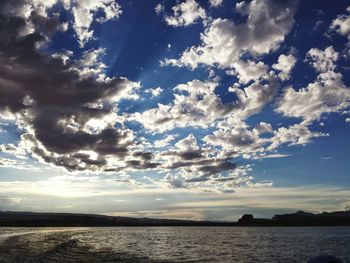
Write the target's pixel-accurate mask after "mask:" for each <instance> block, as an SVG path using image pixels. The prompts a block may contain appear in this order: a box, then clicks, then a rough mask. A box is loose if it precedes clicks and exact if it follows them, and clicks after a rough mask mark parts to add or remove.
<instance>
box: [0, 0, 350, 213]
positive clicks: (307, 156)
mask: <svg viewBox="0 0 350 263" xmlns="http://www.w3.org/2000/svg"><path fill="white" fill-rule="evenodd" d="M0 61H1V63H0V211H36V212H78V213H99V214H108V215H120V216H135V217H155V218H178V219H194V220H203V219H209V220H236V219H237V218H239V217H240V216H241V215H242V214H244V213H253V214H254V215H255V216H264V217H270V216H272V215H274V214H278V213H286V212H293V211H297V210H306V211H311V212H321V211H338V210H349V209H350V166H349V161H350V155H349V149H350V140H349V135H350V63H349V62H350V3H349V2H348V1H345V0H339V1H327V0H321V1H306V0H299V1H296V0H289V1H288V0H251V1H249V0H244V1H234V0H208V1H200V0H182V1H180V0H178V1H173V0H163V1H154V0H147V1H146V0H139V1H136V0H134V1H130V0H3V1H1V2H0Z"/></svg>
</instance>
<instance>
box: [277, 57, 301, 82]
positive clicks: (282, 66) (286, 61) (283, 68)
mask: <svg viewBox="0 0 350 263" xmlns="http://www.w3.org/2000/svg"><path fill="white" fill-rule="evenodd" d="M296 62H297V59H296V58H295V57H294V56H293V55H284V54H282V55H280V56H279V57H278V63H276V64H273V65H272V68H273V69H276V70H278V71H280V73H279V74H278V76H279V77H280V79H281V80H287V79H289V78H290V73H291V71H292V69H293V68H294V65H295V63H296Z"/></svg>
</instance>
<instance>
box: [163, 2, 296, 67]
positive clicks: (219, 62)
mask: <svg viewBox="0 0 350 263" xmlns="http://www.w3.org/2000/svg"><path fill="white" fill-rule="evenodd" d="M297 2H298V1H274V0H262V1H256V0H254V1H252V2H250V4H249V8H248V9H249V16H248V18H247V21H246V23H242V24H235V23H234V22H233V21H231V20H228V19H221V18H217V19H214V20H213V21H212V22H211V23H209V24H208V26H207V27H206V29H205V31H204V33H202V34H201V42H202V43H201V45H199V46H192V47H190V48H187V49H186V50H185V51H184V52H183V53H182V54H181V56H180V58H179V59H166V60H165V61H163V64H165V65H173V66H187V67H190V68H192V69H194V68H197V67H198V66H199V65H200V64H203V65H210V66H215V65H216V66H219V67H221V68H234V67H235V65H234V64H235V63H236V62H237V61H239V60H240V58H241V56H242V55H243V54H245V53H250V54H252V55H253V56H260V55H263V54H266V53H269V52H270V51H273V50H276V49H277V48H278V47H279V44H280V43H281V42H282V41H283V40H284V38H285V36H286V34H288V33H289V31H290V30H291V28H292V25H293V23H294V19H293V16H294V14H295V11H296V5H297Z"/></svg>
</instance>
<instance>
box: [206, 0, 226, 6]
mask: <svg viewBox="0 0 350 263" xmlns="http://www.w3.org/2000/svg"><path fill="white" fill-rule="evenodd" d="M223 2H224V0H210V1H209V3H210V5H211V6H212V7H219V6H221V5H222V3H223Z"/></svg>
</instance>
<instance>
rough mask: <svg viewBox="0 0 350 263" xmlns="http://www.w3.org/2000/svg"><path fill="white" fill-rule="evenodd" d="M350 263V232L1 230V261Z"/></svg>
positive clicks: (293, 229)
mask: <svg viewBox="0 0 350 263" xmlns="http://www.w3.org/2000/svg"><path fill="white" fill-rule="evenodd" d="M319 254H332V255H334V256H337V257H339V258H341V259H342V260H343V261H344V262H350V227H314V228H310V227H283V228H278V227H271V228H243V227H241V228H235V227H146V228H143V227H134V228H131V227H130V228H127V227H110V228H0V262H1V263H5V262H11V263H12V262H16V263H22V262H31V263H34V262H42V263H49V262H57V263H58V262H64V263H69V262H82V263H90V262H91V263H92V262H93V263H97V262H101V263H102V262H103V263H107V262H136V263H137V262H306V260H307V259H308V258H309V257H311V256H314V255H319Z"/></svg>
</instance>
